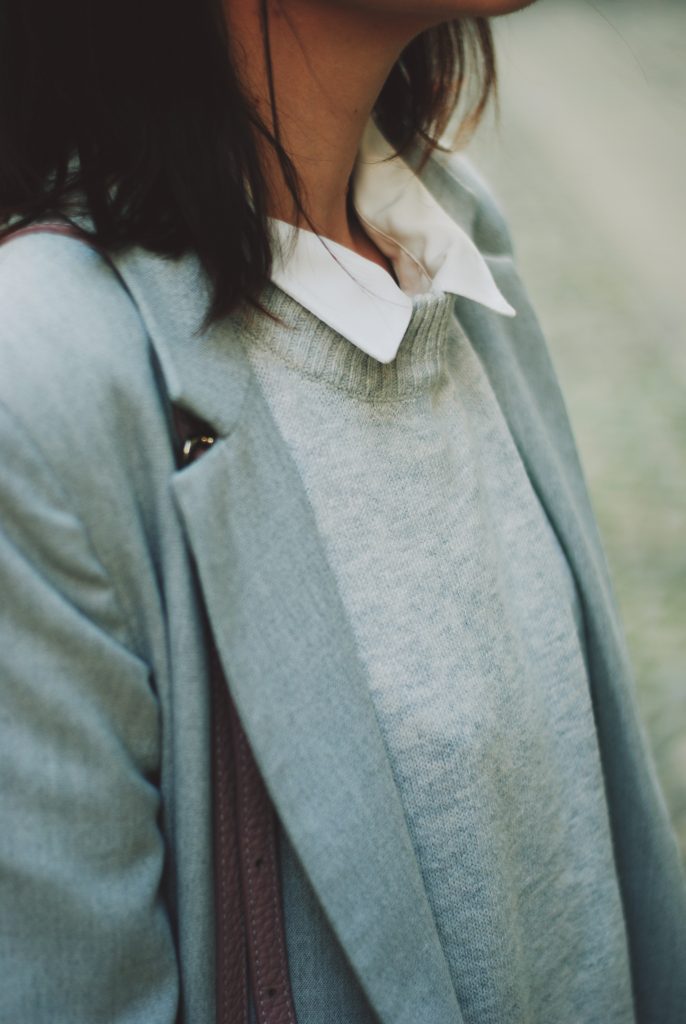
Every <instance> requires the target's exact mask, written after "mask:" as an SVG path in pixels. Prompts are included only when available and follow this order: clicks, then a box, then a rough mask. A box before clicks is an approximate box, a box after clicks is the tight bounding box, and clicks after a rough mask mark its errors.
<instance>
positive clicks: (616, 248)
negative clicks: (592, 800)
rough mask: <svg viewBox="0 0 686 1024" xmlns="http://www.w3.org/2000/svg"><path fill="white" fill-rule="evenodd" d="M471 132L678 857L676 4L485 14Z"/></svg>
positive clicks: (682, 763)
mask: <svg viewBox="0 0 686 1024" xmlns="http://www.w3.org/2000/svg"><path fill="white" fill-rule="evenodd" d="M493 29H494V33H495V37H496V44H497V51H498V70H499V77H500V97H501V102H500V108H501V117H500V125H499V126H498V124H497V123H496V120H495V116H494V113H495V111H494V108H491V110H490V113H489V114H488V116H487V117H486V119H485V120H484V122H483V123H482V125H481V126H480V128H479V129H478V131H477V134H476V136H475V137H474V139H473V140H472V142H471V143H470V144H469V146H468V147H467V155H468V156H469V157H470V158H471V159H472V161H473V162H474V163H475V164H476V166H477V167H478V168H479V169H480V170H481V171H482V173H483V174H484V176H485V177H486V179H487V180H488V181H489V183H490V185H491V187H492V188H493V191H494V192H495V194H496V196H497V197H498V199H499V200H500V202H501V205H502V206H503V208H504V210H505V213H506V215H507V218H508V221H509V223H510V227H511V230H512V235H513V238H514V243H515V253H516V255H517V258H518V264H519V268H520V271H521V274H522V276H523V279H524V281H525V283H526V285H527V288H528V290H529V293H530V295H531V297H532V300H533V303H534V306H535V308H536V310H537V312H538V315H539V318H540V320H541V323H542V326H543V329H544V331H545V334H546V337H547V339H548V342H549V345H550V348H551V352H552V356H553V361H554V362H555V365H556V367H557V371H558V375H559V378H560V382H561V385H562V389H563V392H564V394H565V398H566V401H567V406H568V409H569V413H570V417H571V420H572V425H573V428H574V431H575V435H576V438H577V443H578V447H579V450H580V454H581V458H582V462H583V464H584V468H585V471H586V476H587V480H588V484H589V488H590V491H591V498H592V501H593V505H594V508H595V512H596V515H597V518H598V522H599V526H600V530H601V533H602V536H603V539H604V542H605V548H606V551H607V556H608V560H609V563H610V569H611V572H612V575H613V582H614V585H615V591H616V594H617V598H618V601H619V604H620V611H621V613H622V617H623V621H624V626H625V630H626V634H627V640H628V644H629V650H630V653H631V656H632V660H633V664H634V668H635V671H636V676H637V684H638V688H639V700H640V706H641V711H642V714H643V718H644V722H645V724H646V726H647V729H648V733H649V736H650V740H651V743H652V748H653V751H654V755H655V760H656V763H657V768H658V774H659V776H660V780H661V782H662V786H663V789H664V793H665V796H666V798H667V803H668V805H669V809H670V812H671V814H672V818H673V821H674V826H675V829H676V832H677V835H678V838H679V841H680V844H681V849H682V853H683V855H684V859H685V861H686V3H685V2H683V0H678V2H674V0H672V2H668V0H642V2H636V0H604V2H603V0H593V2H592V3H591V2H590V0H589V2H582V0H539V2H538V3H536V4H534V5H533V6H532V7H529V8H526V9H525V10H522V11H519V12H518V13H516V14H512V15H508V16H506V17H501V18H497V19H494V20H493Z"/></svg>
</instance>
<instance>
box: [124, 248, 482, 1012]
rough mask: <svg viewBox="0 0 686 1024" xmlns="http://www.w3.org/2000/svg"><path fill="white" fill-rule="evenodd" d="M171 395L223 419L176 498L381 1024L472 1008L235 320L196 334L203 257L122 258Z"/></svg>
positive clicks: (183, 475)
mask: <svg viewBox="0 0 686 1024" xmlns="http://www.w3.org/2000/svg"><path fill="white" fill-rule="evenodd" d="M115 263H116V265H117V269H118V271H119V273H120V274H121V276H122V278H123V280H124V283H125V285H126V287H127V288H128V290H129V291H130V293H131V294H132V295H133V297H134V299H135V301H136V303H137V305H138V307H139V309H140V311H141V314H142V316H143V319H144V321H145V323H146V326H147V329H148V332H149V334H150V337H151V339H152V341H153V343H154V348H155V352H156V355H157V358H158V360H159V365H160V367H161V370H162V374H163V376H164V379H165V383H166V387H167V390H168V392H169V396H170V398H171V400H172V401H173V402H176V403H178V404H179V405H181V406H183V407H184V408H187V409H189V410H190V411H191V412H193V413H195V414H196V415H198V416H200V417H201V418H202V419H204V420H206V421H207V422H208V423H210V424H213V425H214V427H215V429H216V433H217V436H218V439H217V441H216V442H215V444H214V445H213V446H212V447H211V448H210V449H209V451H208V452H207V453H206V454H205V455H203V457H202V458H201V459H199V460H197V461H196V462H194V463H192V464H190V465H189V466H187V467H185V468H183V469H180V470H177V471H176V472H175V473H174V474H173V476H172V481H171V486H172V493H173V497H174V500H175V503H176V506H177V509H178V511H179V514H180V517H181V519H182V521H183V524H184V529H185V533H186V536H187V539H188V543H189V546H190V549H191V551H192V554H193V557H194V560H195V563H196V565H197V568H198V573H199V579H200V584H201V587H202V591H203V596H204V599H205V604H206V607H207V611H208V616H209V619H210V623H211V625H212V628H213V632H214V636H215V640H216V644H217V649H218V652H219V655H220V658H221V661H222V665H223V668H224V671H225V674H226V678H227V682H228V685H229V688H230V690H231V693H232V697H233V699H234V702H235V704H236V707H237V710H238V712H239V715H240V717H241V721H242V723H243V727H244V729H245V732H246V735H247V736H248V739H249V741H250V744H251V747H252V750H253V753H254V756H255V760H256V762H257V764H258V766H259V768H260V771H261V773H262V775H263V778H264V781H265V785H266V787H267V789H268V791H269V793H270V795H271V798H272V800H273V803H274V805H275V807H276V810H277V813H278V815H279V818H280V820H281V823H282V825H283V827H284V828H285V830H286V832H287V834H288V837H289V840H290V842H291V844H292V845H293V847H294V849H295V850H296V852H297V854H298V856H299V858H300V860H301V863H302V865H303V867H304V869H305V871H306V873H307V875H308V877H309V880H310V882H311V884H312V886H313V888H314V890H315V892H316V893H317V896H318V898H319V900H320V902H321V904H322V907H323V909H324V911H325V913H326V915H327V917H328V919H329V922H330V924H331V926H332V928H333V930H334V932H335V934H336V936H337V938H338V940H339V942H340V944H341V946H342V947H343V949H344V950H345V953H346V955H347V957H348V958H349V960H350V963H351V964H352V966H353V969H354V970H355V972H356V975H357V977H358V979H359V981H360V984H361V986H362V988H363V990H364V991H365V994H366V996H367V998H368V999H369V1002H370V1005H371V1006H372V1008H373V1010H374V1011H375V1013H376V1014H377V1015H378V1017H379V1019H380V1020H381V1021H382V1022H385V1024H391V1022H393V1024H417V1022H419V1021H427V1022H429V1021H434V1020H444V1021H450V1022H452V1024H461V1021H462V1016H461V1013H460V1009H459V1006H458V1003H457V1000H456V996H455V992H454V989H453V985H452V981H451V978H450V973H449V969H448V965H447V962H446V959H445V956H444V954H443V951H442V948H441V944H440V940H439V937H438V934H437V931H436V927H435V923H434V920H433V916H432V913H431V909H430V906H429V903H428V900H427V896H426V892H425V889H424V885H423V881H422V877H421V873H420V870H419V866H418V863H417V860H416V857H415V853H414V849H413V847H412V843H411V839H410V835H409V832H408V829H407V825H406V821H405V816H404V812H403V808H402V805H401V802H400V799H399V795H398V791H397V788H396V786H395V782H394V780H393V776H392V773H391V769H390V764H389V760H388V757H387V754H386V749H385V746H384V742H383V738H382V735H381V732H380V729H379V726H378V723H377V719H376V715H375V712H374V707H373V704H372V701H371V697H370V693H369V688H368V681H367V678H366V674H365V670H364V667H363V664H362V663H361V660H360V658H359V655H358V652H357V649H356V645H355V639H354V636H353V634H352V631H351V628H350V625H349V622H348V620H347V617H346V614H345V610H344V608H343V606H342V603H341V598H340V596H339V593H338V590H337V586H336V582H335V579H334V576H333V573H332V572H331V570H330V568H329V566H328V564H327V560H326V555H325V553H324V550H323V547H322V545H321V542H320V539H319V536H318V532H317V528H316V524H315V522H314V518H313V513H312V510H311V509H310V506H309V503H308V500H307V497H306V494H305V492H304V489H303V487H302V484H301V482H300V478H299V475H298V472H297V469H296V467H295V464H294V463H293V461H292V459H291V457H290V455H289V452H288V449H287V447H286V446H285V445H284V443H283V441H282V440H281V438H280V436H279V434H278V430H277V428H276V426H275V424H274V422H273V420H272V418H271V415H270V413H269V409H268V407H267V405H266V403H265V401H264V399H263V398H262V396H261V394H260V392H259V390H258V389H257V388H256V387H255V386H253V385H254V381H253V379H252V378H251V375H250V369H249V365H248V363H247V360H246V358H245V353H244V350H243V347H242V344H241V341H240V336H239V335H238V333H237V332H236V330H235V329H234V328H235V324H234V323H233V322H232V320H231V318H228V320H227V321H226V322H225V323H222V325H221V327H220V328H219V329H216V328H212V329H210V331H209V332H205V333H203V332H201V333H200V334H199V336H197V337H193V332H194V331H195V329H196V328H197V327H198V325H199V322H200V317H201V316H202V313H203V312H204V305H203V303H204V301H205V299H206V293H205V290H204V281H203V278H202V275H201V273H200V271H199V268H198V265H197V263H196V261H195V257H187V258H184V259H182V260H181V261H178V262H174V263H170V262H169V261H165V260H162V259H161V258H159V257H156V256H153V255H152V254H150V253H147V252H143V251H140V250H136V251H134V252H133V253H131V254H129V255H127V256H125V257H121V258H116V259H115Z"/></svg>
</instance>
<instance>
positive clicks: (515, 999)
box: [243, 285, 634, 1024]
mask: <svg viewBox="0 0 686 1024" xmlns="http://www.w3.org/2000/svg"><path fill="white" fill-rule="evenodd" d="M266 299H267V305H268V306H269V308H270V309H271V310H272V311H273V312H275V313H277V314H278V315H279V316H280V317H282V318H283V320H284V321H285V326H284V327H279V326H278V325H274V324H272V323H271V322H270V321H268V320H267V319H266V318H264V317H261V318H260V317H258V319H257V320H256V321H253V322H252V325H249V324H247V323H246V325H245V328H244V332H243V343H244V344H245V346H246V350H247V352H248V355H249V359H250V362H251V364H252V367H253V369H254V371H255V375H256V380H257V382H258V385H259V386H260V387H261V388H262V390H263V392H264V395H265V397H266V398H267V400H268V402H269V405H270V408H271V411H272V414H273V416H274V418H275V420H276V422H277V424H278V427H279V429H280V431H281V433H282V435H283V438H284V440H285V441H286V443H287V445H288V446H289V448H290V450H291V452H292V454H293V456H294V458H295V460H296V463H297V466H298V468H299V471H300V473H301V476H302V480H303V484H304V487H305V489H306V492H307V494H308V496H309V500H310V501H311V504H312V508H313V511H314V514H315V517H316V522H317V525H318V529H319V530H320V532H321V536H322V539H323V543H324V544H325V547H326V551H327V555H328V558H329V560H330V563H331V566H332V569H333V571H334V572H335V575H336V578H337V580H338V584H339V587H340V591H341V594H342V597H343V600H344V603H345V607H346V609H347V613H348V615H349V616H350V620H351V622H352V624H353V628H354V631H355V635H356V638H357V642H358V645H359V649H360V652H361V655H362V657H363V659H364V662H365V664H366V666H367V670H368V678H369V688H370V692H371V694H372V697H373V701H374V705H375V709H376V712H377V715H378V719H379V723H380V727H381V730H382V733H383V736H384V739H385V742H386V746H387V751H388V757H389V759H390V763H391V766H392V771H393V774H394V778H395V780H396V783H397V786H398V790H399V792H400V795H401V798H402V802H403V806H404V808H405V813H406V816H407V821H408V825H409V828H410V833H411V836H412V840H413V843H414V847H415V850H416V855H417V859H418V862H419V865H420V868H421V872H422V876H423V879H424V882H425V885H426V890H427V894H428V898H429V901H430V905H431V907H432V910H433V913H434V915H435V920H436V924H437V928H438V932H439V934H440V938H441V942H442V945H443V948H444V951H445V955H446V958H447V961H448V963H449V966H450V971H451V975H452V979H453V982H454V986H455V991H456V993H457V996H458V1000H459V1003H460V1006H461V1009H462V1013H463V1016H464V1021H465V1024H523V1022H524V1021H526V1022H527V1024H551V1022H552V1021H555V1022H560V1024H562V1022H565V1024H567V1022H568V1024H572V1022H575V1024H577V1022H583V1024H630V1022H633V1021H634V1012H633V1006H632V996H631V980H630V973H629V964H628V956H627V946H626V935H625V927H624V920H623V913H622V906H621V902H620V895H619V891H618V885H617V878H616V872H615V865H614V860H613V852H612V844H611V837H610V829H609V823H608V811H607V806H606V801H605V794H604V787H603V777H602V771H601V765H600V760H599V753H598V746H597V739H596V732H595V726H594V719H593V712H592V706H591V700H590V694H589V684H588V675H587V666H586V658H585V650H584V638H583V623H582V617H581V611H580V605H579V600H578V595H577V590H576V585H575V581H574V578H573V576H572V574H571V572H570V569H569V566H568V563H567V561H566V558H565V556H564V553H563V551H562V549H561V547H560V545H559V543H558V540H557V538H556V536H555V534H554V532H553V530H552V528H551V526H550V523H549V520H548V518H547V516H546V514H545V512H544V510H543V508H542V506H541V504H540V502H539V500H538V498H537V496H536V494H535V492H534V490H533V488H532V486H531V483H530V481H529V478H528V476H527V473H526V471H525V468H524V465H523V463H522V461H521V459H520V456H519V453H518V451H517V449H516V447H515V445H514V442H513V440H512V437H511V435H510V433H509V431H508V428H507V424H506V421H505V419H504V417H503V415H502V413H501V411H500V407H499V405H498V402H497V400H496V398H495V396H494V394H493V391H492V389H491V387H490V384H489V382H488V380H487V377H486V375H485V373H484V371H483V369H482V366H481V364H480V361H479V359H478V357H477V355H476V353H475V351H474V349H473V348H472V346H471V345H470V342H469V338H468V337H467V335H466V334H465V332H464V330H463V329H462V328H461V326H460V324H459V322H458V320H457V318H456V316H455V314H454V311H453V305H454V303H453V297H452V296H451V295H449V294H446V293H443V292H437V293H426V294H422V295H417V296H415V297H414V299H413V311H412V318H411V321H410V324H409V327H408V329H407V331H406V334H405V336H404V337H403V340H402V343H401V345H400V349H399V351H398V354H397V357H396V358H395V359H394V360H393V361H392V362H391V363H388V364H382V363H380V362H378V361H377V360H375V359H374V358H373V357H371V356H368V355H367V354H365V353H364V352H362V351H361V350H360V349H358V348H357V347H356V346H355V345H353V344H351V343H350V342H349V341H348V340H347V339H345V338H343V337H342V336H341V335H338V334H336V333H335V332H334V331H333V330H331V329H330V328H329V327H327V326H326V325H325V324H324V323H322V322H321V321H320V320H319V319H318V318H317V317H316V316H315V315H314V314H312V313H310V312H309V311H308V310H307V309H305V308H304V307H302V306H301V305H300V304H298V303H297V302H295V301H294V300H292V299H291V298H290V297H289V296H287V295H285V293H283V292H281V291H280V290H279V289H278V288H277V287H276V286H274V285H271V286H270V287H269V288H268V289H267V291H266ZM302 629H303V630H307V622H303V623H302ZM340 742H341V744H344V743H345V736H341V738H340ZM281 845H282V867H283V878H284V900H285V917H286V930H287V944H288V951H289V957H290V962H291V973H292V977H293V986H294V997H295V1000H296V1009H297V1012H298V1019H299V1021H300V1022H301V1024H331V1022H332V1021H337V1022H341V1024H353V1022H355V1024H360V1022H363V1021H370V1022H371V1021H372V1020H373V1017H372V1015H371V1011H369V1010H368V1009H366V1008H365V1005H364V1000H363V998H362V996H361V994H360V992H359V991H358V990H357V988H356V985H355V979H354V978H353V976H352V973H351V972H350V970H349V968H348V967H347V965H346V964H345V962H344V961H343V960H342V958H341V955H340V953H339V952H338V951H337V946H336V942H335V939H334V937H333V936H332V935H331V934H330V933H329V932H328V930H327V923H326V921H325V920H323V918H322V915H321V912H320V911H319V909H318V906H317V903H316V900H315V899H314V896H313V894H312V893H311V891H310V890H309V888H308V883H307V879H306V878H305V877H304V875H303V874H302V872H301V870H300V868H299V865H298V863H297V858H296V857H295V854H294V853H293V851H292V849H291V848H290V845H289V843H288V839H287V837H286V836H285V835H283V834H282V835H281ZM369 912H370V913H373V908H370V911H369ZM388 955H389V957H392V955H393V950H392V949H390V948H389V950H388ZM323 993H326V995H325V996H323Z"/></svg>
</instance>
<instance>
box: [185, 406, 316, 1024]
mask: <svg viewBox="0 0 686 1024" xmlns="http://www.w3.org/2000/svg"><path fill="white" fill-rule="evenodd" d="M172 414H173V417H174V425H175V430H176V434H177V437H178V439H179V442H180V461H181V464H182V465H184V464H186V463H188V462H193V461H195V459H197V458H199V457H201V456H202V454H203V453H204V452H205V451H207V449H208V448H210V447H211V446H212V444H213V443H214V436H213V434H212V432H211V427H209V426H208V424H206V423H204V422H203V421H202V420H200V419H198V418H197V417H195V416H193V415H192V414H191V413H189V412H188V411H187V410H185V409H181V408H180V407H179V406H174V407H173V408H172ZM209 633H210V642H211V658H210V673H211V684H212V720H213V728H212V743H213V751H212V760H213V781H214V802H215V803H214V820H215V831H214V837H215V844H214V850H215V894H216V901H215V906H216V929H215V932H216V950H217V1024H234V1022H239V1021H241V1022H242V1021H246V1022H247V1012H248V1008H247V993H246V978H245V956H243V957H239V956H237V955H236V951H237V950H241V951H242V950H243V949H244V948H245V934H246V932H247V948H248V966H249V971H250V981H251V985H252V993H253V1000H254V1003H255V1011H256V1014H257V1020H258V1022H259V1024H295V1021H296V1018H295V1009H294V1006H293V995H292V992H291V984H290V978H289V974H288V958H287V953H286V942H285V933H284V925H283V910H282V902H283V900H282V893H281V886H280V875H279V864H278V849H277V841H276V815H275V812H274V808H273V805H272V803H271V800H270V798H269V794H268V793H267V790H266V788H265V785H264V782H263V780H262V776H261V775H260V771H259V768H258V767H257V764H256V763H255V759H254V757H253V755H252V751H251V749H250V744H249V742H248V739H247V737H246V735H245V733H244V731H243V727H242V725H241V722H240V718H239V717H238V712H237V711H236V707H235V705H234V702H233V700H232V698H231V695H230V692H229V688H228V686H227V683H226V678H225V676H224V673H223V670H222V667H221V662H220V659H219V656H218V654H217V650H216V646H215V644H214V641H213V639H212V636H211V629H210V630H209ZM230 751H232V753H233V772H231V766H230V763H229V762H230V756H231V755H230V753H229V752H230ZM232 783H233V784H232ZM241 892H242V902H241Z"/></svg>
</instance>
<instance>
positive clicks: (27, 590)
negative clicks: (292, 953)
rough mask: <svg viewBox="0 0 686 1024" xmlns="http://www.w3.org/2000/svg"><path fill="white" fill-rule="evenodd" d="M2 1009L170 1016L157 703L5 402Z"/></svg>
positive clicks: (68, 516)
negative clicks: (163, 891)
mask: <svg viewBox="0 0 686 1024" xmlns="http://www.w3.org/2000/svg"><path fill="white" fill-rule="evenodd" d="M0 437H1V438H2V451H3V463H4V465H3V469H2V474H1V477H0V595H1V597H0V600H1V601H2V619H1V626H0V816H1V820H0V977H2V983H1V984H0V1020H3V1021H16V1022H19V1021H21V1022H22V1024H93V1022H95V1021H100V1022H103V1024H105V1022H107V1024H124V1022H126V1024H171V1022H173V1021H175V1020H176V1015H177V1002H178V992H177V988H178V982H177V973H178V972H177V962H176V954H175V949H174V942H173V938H172V928H171V925H170V918H169V915H168V913H167V908H166V906H165V903H164V900H163V897H162V888H161V880H162V871H163V864H164V842H163V836H162V834H161V830H160V827H159V824H158V815H159V812H160V791H159V788H158V774H159V773H158V768H159V754H160V751H159V745H160V739H159V722H158V705H157V699H156V696H155V692H154V687H153V686H152V685H151V674H150V671H149V667H148V665H147V664H146V663H145V661H144V660H143V659H142V658H141V657H140V656H139V655H138V654H137V653H135V650H134V648H133V646H132V645H131V642H130V637H129V634H128V627H127V623H126V620H125V618H124V616H123V615H122V613H121V607H120V605H119V603H118V601H117V597H116V594H115V592H114V590H113V587H112V584H111V582H110V580H109V579H108V577H107V574H106V573H105V571H104V569H103V567H102V565H101V564H100V563H99V561H98V559H97V558H96V557H95V555H94V552H93V549H92V547H91V545H90V543H89V538H88V534H87V531H86V529H85V527H84V525H83V523H82V522H81V521H80V520H79V518H78V517H77V516H76V515H75V514H74V513H73V512H72V511H71V510H70V507H69V500H68V495H66V494H65V493H64V492H63V490H62V489H61V485H60V483H59V480H58V478H57V476H56V474H55V473H54V472H53V471H52V470H51V468H50V467H49V466H48V465H47V463H46V461H45V459H44V457H43V456H42V454H41V451H40V449H39V447H38V446H37V444H36V443H34V442H33V441H32V440H31V439H30V438H29V437H28V436H27V434H26V431H25V429H24V428H23V427H22V426H20V425H19V423H18V422H17V421H16V419H15V417H14V416H13V415H11V414H10V413H8V412H7V410H5V409H4V408H3V407H2V406H0Z"/></svg>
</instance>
